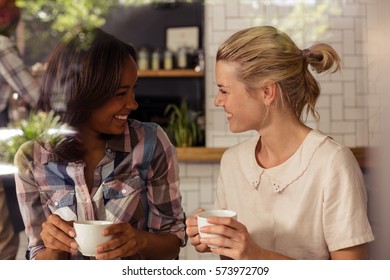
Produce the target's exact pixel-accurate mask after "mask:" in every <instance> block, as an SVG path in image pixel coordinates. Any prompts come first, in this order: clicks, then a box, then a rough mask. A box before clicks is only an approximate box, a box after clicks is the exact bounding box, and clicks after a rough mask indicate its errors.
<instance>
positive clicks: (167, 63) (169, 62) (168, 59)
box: [164, 49, 173, 70]
mask: <svg viewBox="0 0 390 280" xmlns="http://www.w3.org/2000/svg"><path fill="white" fill-rule="evenodd" d="M164 69H165V70H172V69H173V54H172V52H171V51H170V50H168V49H167V50H165V52H164Z"/></svg>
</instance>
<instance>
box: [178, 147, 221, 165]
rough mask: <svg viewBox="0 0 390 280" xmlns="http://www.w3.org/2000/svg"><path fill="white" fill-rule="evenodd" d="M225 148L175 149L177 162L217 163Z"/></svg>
mask: <svg viewBox="0 0 390 280" xmlns="http://www.w3.org/2000/svg"><path fill="white" fill-rule="evenodd" d="M225 150H226V148H206V147H188V148H182V147H177V148H176V151H177V156H178V158H179V161H189V162H205V163H206V162H219V161H220V160H221V157H222V154H223V152H225Z"/></svg>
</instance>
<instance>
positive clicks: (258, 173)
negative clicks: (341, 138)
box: [239, 130, 327, 192]
mask: <svg viewBox="0 0 390 280" xmlns="http://www.w3.org/2000/svg"><path fill="white" fill-rule="evenodd" d="M326 138H327V136H326V135H324V134H322V133H320V132H318V131H316V130H312V131H310V132H309V134H308V135H307V136H306V138H305V139H304V141H303V143H302V144H301V145H300V147H299V148H298V150H297V151H296V152H295V153H294V155H293V156H292V157H291V158H289V159H288V160H287V161H285V162H284V163H282V164H280V165H278V166H275V167H272V168H267V169H265V168H262V167H261V166H259V165H258V164H257V161H256V157H255V150H256V145H257V142H258V139H259V138H258V137H253V138H251V139H249V140H248V144H247V145H241V146H240V149H241V150H240V151H239V160H240V161H241V165H242V166H248V169H246V170H244V172H245V176H246V178H247V180H248V181H249V183H250V185H251V186H252V187H254V188H256V189H257V188H258V187H259V185H260V182H261V180H262V178H264V176H266V177H268V179H269V180H270V182H271V184H272V187H273V188H274V191H275V192H282V191H283V190H284V189H285V188H287V187H288V186H289V185H291V184H292V183H293V182H294V181H296V180H297V179H298V178H299V177H301V176H302V174H303V173H304V172H305V171H306V170H307V168H308V167H309V164H310V162H311V160H312V158H313V155H314V153H315V152H316V150H317V149H318V147H320V146H321V144H322V143H323V142H324V141H325V139H326Z"/></svg>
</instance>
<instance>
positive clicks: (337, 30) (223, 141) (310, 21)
mask: <svg viewBox="0 0 390 280" xmlns="http://www.w3.org/2000/svg"><path fill="white" fill-rule="evenodd" d="M385 1H386V0H385ZM295 2H306V3H316V5H312V6H310V5H308V6H306V7H301V9H303V11H304V14H303V15H302V14H299V13H298V12H297V11H299V9H298V8H297V6H296V5H283V3H295ZM377 2H378V1H376V0H333V1H332V0H329V1H326V0H325V1H324V0H306V1H298V0H297V1H293V0H257V1H256V0H253V1H252V0H227V1H224V0H206V6H205V46H206V49H205V53H206V120H207V127H206V145H207V146H208V147H229V146H232V145H235V144H237V143H239V142H241V141H243V140H244V139H246V138H247V137H248V136H249V135H251V134H252V133H242V134H232V133H231V132H230V131H229V129H228V126H227V123H226V121H225V114H224V112H223V110H222V109H220V108H215V107H214V105H213V104H214V97H215V94H216V92H217V87H216V85H215V82H214V62H215V53H216V51H217V48H218V46H219V44H220V43H222V42H223V41H224V40H225V39H227V38H228V37H229V36H230V35H231V34H233V33H234V32H235V31H238V30H240V29H243V28H246V27H250V26H254V25H259V24H260V25H274V26H275V27H277V28H280V29H283V31H286V32H287V33H288V34H289V35H290V36H291V37H293V38H294V40H295V41H296V43H297V44H298V46H299V47H301V48H302V49H303V48H307V47H309V46H310V45H311V43H313V42H318V41H323V42H327V43H329V44H331V45H332V46H333V47H334V48H335V49H336V50H337V51H338V53H339V55H340V57H341V60H342V72H341V73H340V74H333V75H326V76H317V77H318V79H319V81H320V85H321V88H322V93H321V96H320V98H319V101H318V111H319V113H320V115H321V119H320V122H319V123H318V124H315V123H314V122H312V121H310V120H309V121H308V122H307V123H308V125H310V126H311V127H314V128H318V129H320V130H321V131H323V132H324V133H326V134H329V135H330V136H332V137H333V138H334V139H336V140H337V141H339V142H341V143H343V144H345V145H347V146H349V147H358V146H376V145H378V142H379V138H380V135H379V132H380V115H379V111H380V110H379V108H380V103H381V102H380V90H377V85H376V78H377V75H378V72H377V69H376V67H375V66H376V62H375V58H376V57H375V55H374V54H375V53H377V51H378V48H377V45H376V43H375V41H374V40H373V39H374V38H373V37H375V36H377V32H376V30H377V29H378V25H377V22H376V20H377V15H376V12H377V10H376V6H377V5H376V4H377ZM321 3H322V5H324V6H321ZM327 3H330V4H331V5H330V6H329V7H327V8H326V6H325V5H326V4H327ZM325 8H326V9H325ZM321 9H323V11H322V12H321ZM318 27H323V28H324V32H323V33H321V34H318V33H316V32H314V31H313V30H314V29H315V28H318ZM382 88H383V87H382ZM218 169H219V164H218V163H215V164H193V163H191V164H185V163H183V164H181V177H182V183H181V186H182V192H183V204H184V207H185V210H186V212H187V215H191V214H192V213H193V212H194V211H195V210H196V209H197V208H199V207H204V208H210V207H212V201H211V200H210V197H211V196H213V194H214V191H215V186H216V182H217V176H218ZM383 188H385V189H386V188H387V186H383ZM372 197H377V198H378V199H380V198H382V201H383V199H385V198H384V197H383V196H381V195H380V194H379V193H378V192H376V193H375V195H372ZM378 201H379V200H378ZM373 204H374V203H373ZM376 205H377V206H376V207H371V208H373V209H371V213H372V215H374V214H376V213H377V212H380V211H382V210H383V207H381V205H383V204H379V203H378V204H376ZM378 223H379V224H380V223H381V222H380V221H378ZM377 227H380V225H378V226H376V225H375V228H377ZM377 247H381V246H380V245H379V246H377ZM387 254H389V253H387ZM382 256H383V254H382ZM181 258H182V259H198V258H199V259H200V258H203V259H205V258H206V259H208V258H216V256H213V255H211V254H207V255H204V254H198V253H196V252H195V251H194V250H193V248H192V246H191V245H190V244H189V245H188V246H187V247H186V248H184V249H183V250H182V252H181Z"/></svg>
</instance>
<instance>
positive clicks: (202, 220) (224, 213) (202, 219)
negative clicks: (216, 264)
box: [198, 209, 237, 248]
mask: <svg viewBox="0 0 390 280" xmlns="http://www.w3.org/2000/svg"><path fill="white" fill-rule="evenodd" d="M210 217H229V218H233V219H235V220H237V213H236V212H234V211H232V210H224V209H217V210H206V211H203V212H201V213H199V214H198V231H199V235H200V237H201V238H219V237H222V236H221V235H220V234H214V233H206V232H201V231H200V228H201V227H204V226H213V224H210V223H208V222H207V218H210ZM208 246H209V247H210V248H218V247H219V246H216V245H208Z"/></svg>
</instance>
